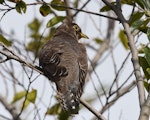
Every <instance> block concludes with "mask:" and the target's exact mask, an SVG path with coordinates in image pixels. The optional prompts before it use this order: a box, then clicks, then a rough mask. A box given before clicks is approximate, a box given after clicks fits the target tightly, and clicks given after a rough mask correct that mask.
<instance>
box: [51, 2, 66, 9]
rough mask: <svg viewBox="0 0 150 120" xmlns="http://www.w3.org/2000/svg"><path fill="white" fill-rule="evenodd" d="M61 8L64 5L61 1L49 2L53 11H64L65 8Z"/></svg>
mask: <svg viewBox="0 0 150 120" xmlns="http://www.w3.org/2000/svg"><path fill="white" fill-rule="evenodd" d="M62 6H65V3H64V2H63V1H62V0H52V1H51V7H52V8H53V9H55V10H58V11H64V10H66V8H65V7H62Z"/></svg>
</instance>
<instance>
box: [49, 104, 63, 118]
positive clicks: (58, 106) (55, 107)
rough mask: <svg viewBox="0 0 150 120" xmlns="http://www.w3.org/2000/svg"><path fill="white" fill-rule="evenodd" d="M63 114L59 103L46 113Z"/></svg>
mask: <svg viewBox="0 0 150 120" xmlns="http://www.w3.org/2000/svg"><path fill="white" fill-rule="evenodd" d="M60 112H61V107H60V104H59V103H57V104H55V105H53V106H52V107H51V108H49V109H48V110H47V112H46V114H47V115H57V114H59V113H60Z"/></svg>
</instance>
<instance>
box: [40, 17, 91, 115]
mask: <svg viewBox="0 0 150 120" xmlns="http://www.w3.org/2000/svg"><path fill="white" fill-rule="evenodd" d="M80 38H87V39H88V37H87V36H86V35H85V34H83V33H82V31H81V28H80V27H79V26H78V25H77V24H76V23H74V22H72V20H71V19H69V18H66V19H65V20H64V21H63V23H62V24H61V25H60V26H59V27H58V28H57V29H56V30H55V33H54V36H53V38H52V39H51V40H49V41H48V42H47V43H46V44H45V45H43V47H42V48H41V50H40V54H39V66H40V68H41V69H42V71H43V72H44V75H45V76H46V77H48V79H49V80H50V81H52V82H54V83H55V84H56V88H57V99H58V101H59V103H60V105H61V106H62V108H63V110H64V111H69V113H71V114H77V113H78V110H79V104H80V97H81V95H82V93H83V88H84V84H85V78H86V74H87V69H88V62H87V53H86V48H85V46H84V45H83V44H82V43H80V41H79V40H80Z"/></svg>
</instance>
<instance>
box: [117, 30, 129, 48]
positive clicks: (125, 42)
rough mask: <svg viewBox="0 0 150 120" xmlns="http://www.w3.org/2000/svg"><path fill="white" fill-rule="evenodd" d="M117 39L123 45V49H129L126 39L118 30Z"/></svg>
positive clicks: (121, 31)
mask: <svg viewBox="0 0 150 120" xmlns="http://www.w3.org/2000/svg"><path fill="white" fill-rule="evenodd" d="M119 39H120V41H121V43H122V44H123V46H124V48H125V49H129V46H128V39H127V36H126V35H125V33H124V31H123V30H120V32H119Z"/></svg>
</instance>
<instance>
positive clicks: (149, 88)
mask: <svg viewBox="0 0 150 120" xmlns="http://www.w3.org/2000/svg"><path fill="white" fill-rule="evenodd" d="M144 87H145V88H146V90H147V92H148V93H149V91H150V84H149V83H148V82H147V81H144Z"/></svg>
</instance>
